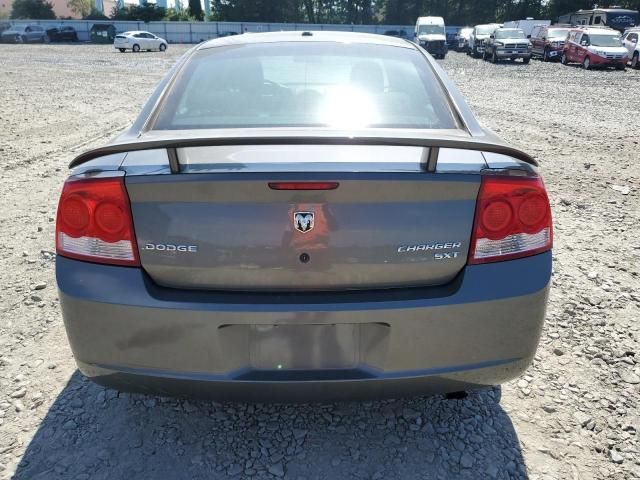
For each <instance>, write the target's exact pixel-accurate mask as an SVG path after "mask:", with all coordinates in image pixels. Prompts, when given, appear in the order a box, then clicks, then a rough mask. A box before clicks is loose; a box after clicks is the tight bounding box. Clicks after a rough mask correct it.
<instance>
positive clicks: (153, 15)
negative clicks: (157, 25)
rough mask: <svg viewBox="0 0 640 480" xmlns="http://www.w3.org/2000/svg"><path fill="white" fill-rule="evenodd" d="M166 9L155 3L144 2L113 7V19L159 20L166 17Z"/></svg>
mask: <svg viewBox="0 0 640 480" xmlns="http://www.w3.org/2000/svg"><path fill="white" fill-rule="evenodd" d="M165 14H166V10H165V9H164V8H162V7H158V6H157V5H156V4H155V3H147V2H144V3H142V4H141V5H129V6H126V7H124V8H120V9H118V8H117V7H113V10H112V11H111V18H112V19H113V20H137V21H140V22H158V21H160V20H162V19H163V18H164V16H165Z"/></svg>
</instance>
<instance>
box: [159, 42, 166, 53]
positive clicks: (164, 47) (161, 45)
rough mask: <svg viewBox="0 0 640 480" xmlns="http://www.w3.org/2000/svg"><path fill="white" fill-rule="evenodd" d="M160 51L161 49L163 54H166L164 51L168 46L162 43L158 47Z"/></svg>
mask: <svg viewBox="0 0 640 480" xmlns="http://www.w3.org/2000/svg"><path fill="white" fill-rule="evenodd" d="M158 49H159V50H160V51H161V52H164V51H165V50H166V49H167V46H166V45H165V44H164V43H161V44H160V46H159V47H158Z"/></svg>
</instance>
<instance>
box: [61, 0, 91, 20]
mask: <svg viewBox="0 0 640 480" xmlns="http://www.w3.org/2000/svg"><path fill="white" fill-rule="evenodd" d="M67 7H69V9H71V11H72V12H74V13H77V14H78V15H80V16H81V17H82V18H85V17H87V16H88V15H89V14H91V10H93V8H94V2H93V0H67Z"/></svg>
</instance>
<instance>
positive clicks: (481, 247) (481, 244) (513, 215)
mask: <svg viewBox="0 0 640 480" xmlns="http://www.w3.org/2000/svg"><path fill="white" fill-rule="evenodd" d="M552 244H553V227H552V224H551V208H550V206H549V199H548V197H547V192H546V190H545V188H544V184H543V183H542V180H541V179H540V178H539V177H534V178H521V177H516V178H514V177H490V176H487V177H483V178H482V185H481V186H480V193H479V194H478V201H477V204H476V218H475V222H474V226H473V237H472V239H471V248H470V250H469V263H470V264H475V263H489V262H497V261H500V260H508V259H513V258H519V257H526V256H529V255H535V254H536V253H540V252H544V251H547V250H550V249H551V247H552Z"/></svg>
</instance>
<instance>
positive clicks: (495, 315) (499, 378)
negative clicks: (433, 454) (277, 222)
mask: <svg viewBox="0 0 640 480" xmlns="http://www.w3.org/2000/svg"><path fill="white" fill-rule="evenodd" d="M56 275H57V281H58V286H59V291H60V300H61V304H62V311H63V316H64V322H65V326H66V329H67V334H68V337H69V341H70V343H71V347H72V350H73V353H74V355H75V358H76V361H77V363H78V366H79V368H80V370H81V371H82V372H83V373H84V374H85V375H87V376H88V377H90V378H91V379H92V380H94V381H96V382H98V383H101V384H104V385H107V386H111V387H115V388H118V389H121V390H126V391H138V392H146V393H158V394H169V395H190V396H203V397H210V398H217V399H221V400H225V399H228V400H253V401H303V400H305V401H306V400H315V401H320V400H337V399H355V398H373V397H388V396H399V395H411V394H428V393H444V392H449V391H456V390H466V389H471V388H478V387H483V386H489V385H495V384H499V383H502V382H505V381H507V380H510V379H512V378H514V377H516V376H518V375H519V374H520V373H522V372H523V371H524V370H525V369H526V368H527V366H528V364H529V363H530V361H531V359H532V357H533V355H534V354H535V350H536V347H537V344H538V341H539V337H540V332H541V329H542V323H543V319H544V314H545V308H546V301H547V294H548V288H549V280H550V276H551V253H550V252H548V253H544V254H540V255H536V256H534V257H530V258H526V259H520V260H514V261H509V262H502V263H495V264H486V265H475V266H471V267H467V268H466V269H465V271H464V272H463V273H462V274H461V275H460V276H459V278H458V279H457V280H456V281H455V282H453V283H452V284H451V285H447V286H445V287H441V288H433V287H432V288H424V289H403V290H395V291H391V290H390V291H377V292H339V293H300V294H249V293H237V292H234V293H216V292H194V291H181V290H172V289H166V288H161V287H158V286H156V285H155V284H153V282H151V281H150V280H149V278H148V277H147V276H146V275H145V273H144V272H143V271H142V270H140V269H135V268H125V267H111V266H105V265H95V264H89V263H84V262H80V261H76V260H70V259H66V258H63V257H58V259H57V263H56ZM300 327H302V329H301V328H300ZM256 339H259V341H258V340H256ZM289 367H291V368H289Z"/></svg>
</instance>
